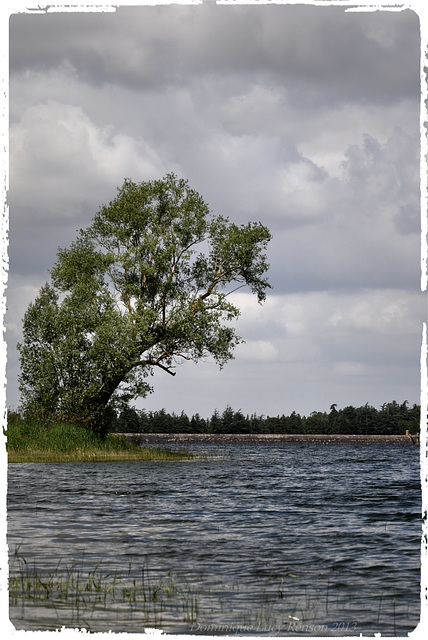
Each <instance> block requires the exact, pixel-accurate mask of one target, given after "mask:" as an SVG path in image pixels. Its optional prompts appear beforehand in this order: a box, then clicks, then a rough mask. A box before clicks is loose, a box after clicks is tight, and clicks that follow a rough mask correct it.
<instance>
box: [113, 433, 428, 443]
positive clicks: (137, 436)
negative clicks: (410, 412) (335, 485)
mask: <svg viewBox="0 0 428 640" xmlns="http://www.w3.org/2000/svg"><path fill="white" fill-rule="evenodd" d="M121 435H124V436H126V438H127V439H128V440H129V441H131V442H132V441H136V440H137V441H138V442H139V443H140V444H141V445H147V444H184V445H185V444H263V445H276V444H319V445H332V444H361V445H378V444H380V445H402V446H409V445H410V446H412V445H419V435H410V434H409V435H345V434H343V435H341V434H276V433H269V434H264V433H263V434H262V433H257V434H256V433H239V434H237V433H236V434H234V433H230V434H227V433H224V434H223V433H124V434H121Z"/></svg>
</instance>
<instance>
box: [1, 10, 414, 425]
mask: <svg viewBox="0 0 428 640" xmlns="http://www.w3.org/2000/svg"><path fill="white" fill-rule="evenodd" d="M10 95H11V110H10V111H11V120H10V122H11V124H10V194H9V202H10V264H11V270H10V280H9V290H8V308H9V311H8V314H7V324H6V327H7V339H8V344H9V356H8V372H9V373H8V394H9V403H10V404H13V405H15V406H16V405H17V404H18V392H17V382H16V378H17V373H18V361H17V353H16V349H15V344H16V341H17V340H19V338H20V331H21V328H20V327H21V323H20V319H21V318H22V315H23V313H24V311H25V308H26V307H27V305H28V303H29V302H30V301H31V300H32V299H34V297H35V295H36V293H37V290H38V288H39V287H40V286H41V285H42V284H43V283H44V282H45V281H46V280H47V278H48V269H49V268H51V267H52V265H53V262H54V260H55V254H56V250H57V246H58V245H60V246H67V245H68V244H69V243H70V242H71V241H72V240H73V238H74V237H75V235H76V230H78V229H79V228H81V227H85V226H87V225H88V224H89V223H90V220H91V218H92V216H93V215H94V213H95V212H96V211H97V210H98V208H99V207H100V206H101V205H102V204H103V203H105V202H108V201H109V200H110V199H112V198H113V197H114V195H115V191H116V187H117V186H119V185H121V184H122V182H123V180H124V178H125V177H129V178H132V179H134V180H137V181H139V180H147V179H152V178H157V177H161V176H162V175H164V174H165V173H167V172H168V171H174V172H176V173H177V174H179V175H181V176H183V177H186V178H188V179H189V182H190V184H191V185H192V187H194V188H196V189H197V190H198V191H200V193H201V194H202V195H203V196H204V198H205V199H206V200H207V202H208V203H209V204H210V207H211V208H212V210H213V212H214V213H222V214H225V215H229V216H230V217H231V218H232V219H233V220H234V221H236V222H245V221H247V220H249V219H253V220H262V221H263V222H264V223H265V224H266V225H267V226H269V228H270V229H271V231H272V233H273V240H272V243H271V245H270V247H269V260H270V263H271V270H270V278H271V281H272V284H273V285H274V290H273V291H272V293H271V295H270V296H269V297H268V300H267V302H266V304H265V305H264V306H263V307H260V306H258V305H257V304H256V303H254V301H253V302H251V301H250V298H249V296H243V297H241V296H240V297H239V299H238V303H239V305H240V306H241V307H242V311H243V313H242V317H241V318H240V321H239V328H238V332H239V333H241V335H243V337H244V338H246V339H247V343H246V344H245V345H242V346H240V347H239V349H238V350H237V353H236V360H235V361H233V362H231V363H230V364H229V365H228V366H227V367H226V368H225V369H224V370H223V371H222V372H221V373H220V372H219V371H218V369H217V368H216V367H215V366H214V365H213V364H212V363H211V364H210V363H200V364H199V365H197V366H192V365H186V366H183V367H179V375H177V376H176V377H175V378H174V379H173V380H172V379H170V376H166V377H165V376H155V394H154V395H153V396H152V397H150V398H148V399H146V400H144V401H141V402H140V406H143V405H144V406H146V407H148V408H160V407H162V406H165V407H166V408H167V409H168V410H175V411H178V412H180V411H181V409H184V410H185V411H187V412H188V413H195V412H196V411H199V412H200V413H201V414H202V415H208V414H209V413H210V412H211V411H212V410H213V409H214V408H215V407H216V406H217V407H218V408H220V409H221V408H223V407H224V406H225V405H226V404H231V405H232V406H234V407H236V408H242V410H243V411H244V412H247V411H248V412H252V411H256V412H258V413H270V414H271V415H272V414H276V413H282V412H283V411H284V412H287V411H289V412H291V411H293V410H294V409H296V410H298V411H300V412H306V413H310V412H311V411H312V410H315V409H321V410H322V409H324V408H327V409H328V407H329V406H330V404H331V403H332V402H338V403H339V404H341V405H345V404H358V403H362V404H364V403H365V402H367V401H368V402H371V403H372V404H375V405H376V404H380V403H382V402H385V401H389V400H391V399H392V398H396V399H397V400H400V401H403V400H404V399H408V400H409V401H410V402H416V401H417V400H418V392H419V382H418V377H419V364H418V363H419V345H420V327H421V315H422V314H421V311H420V307H419V305H420V294H419V293H418V286H419V279H420V267H419V246H420V238H419V227H420V221H419V208H420V203H419V134H418V126H419V31H418V20H417V17H416V15H415V14H414V13H413V12H411V11H402V12H375V13H346V12H345V11H344V10H343V9H342V8H339V7H336V8H332V7H328V8H327V7H323V8H320V7H318V8H314V7H308V6H306V7H305V6H274V5H272V6H270V5H269V6H263V7H262V6H258V7H250V6H235V7H221V6H216V5H214V4H211V3H209V4H204V5H202V6H195V7H185V6H174V5H171V6H165V7H153V8H150V7H142V8H140V9H131V8H123V9H120V10H118V11H117V12H116V13H107V14H92V15H91V14H87V13H85V14H62V15H61V14H52V15H49V14H48V15H23V14H21V15H17V16H13V17H12V18H11V81H10ZM189 389H192V390H193V392H192V394H189V393H188V390H189Z"/></svg>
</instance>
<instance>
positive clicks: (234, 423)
mask: <svg viewBox="0 0 428 640" xmlns="http://www.w3.org/2000/svg"><path fill="white" fill-rule="evenodd" d="M419 421H420V406H419V405H416V404H414V405H413V406H412V407H409V404H408V402H407V401H405V402H403V403H402V404H399V403H398V402H396V401H395V400H394V401H392V402H388V403H385V404H383V405H382V406H381V407H380V409H375V408H374V407H372V406H370V405H369V404H365V405H364V406H362V407H352V406H349V407H345V408H344V409H338V408H337V405H336V404H332V405H331V407H330V411H329V412H320V411H314V412H313V413H311V414H310V415H309V416H307V417H306V416H301V415H300V414H298V413H295V412H294V411H293V413H292V414H291V415H289V416H285V415H282V416H276V417H271V416H264V415H260V416H258V415H256V414H252V415H246V416H245V415H244V414H243V413H242V411H241V410H239V411H234V410H233V409H232V408H231V407H229V406H227V407H226V409H225V410H224V411H223V413H220V412H219V411H218V410H217V409H216V410H215V411H214V413H213V415H212V416H211V418H209V419H205V418H202V417H201V416H200V415H199V414H198V413H196V414H195V415H193V416H192V417H191V418H189V417H188V416H187V415H186V413H184V411H182V412H181V414H180V415H177V414H175V413H172V414H170V413H167V412H166V411H165V409H161V410H160V411H145V410H140V411H139V410H136V409H134V408H132V407H127V408H126V409H124V410H123V411H122V412H121V413H120V415H119V416H118V417H117V418H116V419H115V420H114V422H113V425H112V431H115V432H120V433H278V434H281V433H283V434H287V433H290V434H291V433H320V434H328V433H339V434H361V435H370V434H403V435H404V434H405V433H406V430H408V431H409V432H410V433H412V434H416V433H419Z"/></svg>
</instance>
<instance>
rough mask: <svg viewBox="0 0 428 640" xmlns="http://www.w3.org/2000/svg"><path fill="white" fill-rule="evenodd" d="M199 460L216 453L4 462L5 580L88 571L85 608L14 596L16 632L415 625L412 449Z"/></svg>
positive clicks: (223, 454)
mask: <svg viewBox="0 0 428 640" xmlns="http://www.w3.org/2000/svg"><path fill="white" fill-rule="evenodd" d="M189 449H193V450H198V451H201V450H203V451H204V452H208V453H209V454H210V456H209V457H208V458H206V459H196V460H189V461H180V462H122V463H92V464H91V463H76V464H75V463H68V464H14V465H9V486H8V544H9V550H10V554H11V566H12V569H11V574H13V575H14V576H15V577H16V576H19V572H21V573H22V572H23V571H25V572H27V574H26V575H28V573H32V574H33V575H34V574H37V575H41V576H44V575H49V572H50V575H51V576H52V575H58V574H60V573H61V572H63V574H64V572H65V574H66V571H67V568H68V570H69V574H68V575H69V576H70V575H71V574H70V567H74V569H73V571H74V573H76V572H78V573H79V576H85V579H87V576H88V572H89V573H90V572H91V571H92V572H94V573H93V577H94V579H93V580H92V582H93V584H91V585H88V589H87V591H84V592H83V595H82V596H81V598H80V600H79V601H78V600H77V599H73V595H72V588H71V587H69V588H68V590H66V591H65V592H64V593H63V594H62V595H61V594H57V595H56V596H55V597H54V594H52V593H45V592H44V591H43V588H40V589H39V591H40V593H39V595H38V596H37V597H36V596H34V594H33V595H32V597H31V598H29V597H27V598H22V597H19V596H18V597H16V598H15V599H12V601H11V610H10V615H11V620H12V622H13V624H14V625H15V626H16V627H17V628H19V629H55V628H58V627H61V626H63V625H66V626H73V627H76V626H80V627H82V628H87V629H90V630H92V631H106V630H108V629H111V630H113V631H117V632H118V631H128V632H142V631H144V628H147V627H153V626H156V627H161V628H163V629H164V630H165V631H166V632H170V633H178V632H179V633H186V632H188V633H193V634H194V633H209V634H210V635H213V634H224V633H229V634H230V633H233V632H239V633H251V634H254V633H256V634H260V635H262V634H263V635H317V636H319V635H340V636H342V635H359V634H360V633H363V635H364V634H370V635H373V633H376V632H380V633H382V634H383V635H405V634H407V633H408V632H409V631H411V630H413V629H414V628H415V626H416V625H417V624H418V621H419V616H420V586H419V585H420V582H419V580H420V535H421V516H420V514H421V504H420V476H419V450H418V448H417V447H410V446H409V447H397V446H373V447H372V446H364V445H357V446H353V445H332V446H320V445H286V446H272V445H259V446H238V445H229V446H227V447H221V446H211V447H209V446H205V447H202V449H201V448H199V449H198V447H197V446H194V447H189ZM99 562H101V564H99V565H98V564H97V563H99ZM58 563H60V564H58ZM95 569H96V570H95ZM115 575H116V578H114V576H115ZM98 579H99V580H100V582H101V581H103V585H104V587H103V589H104V591H103V593H104V595H103V598H101V596H99V597H98V600H97V595H96V594H97V592H96V588H95V586H96V581H97V580H98ZM112 581H113V582H114V585H116V587H115V588H113V587H114V585H113V586H112ZM142 581H144V588H140V587H141V585H140V583H141V582H142ZM70 584H71V582H70ZM97 584H98V583H97ZM94 585H95V586H94ZM108 585H110V586H111V588H110V590H108ZM156 585H157V586H156ZM132 586H134V591H133V592H132ZM125 587H126V588H125ZM139 588H140V591H138V589H139ZM45 589H46V588H45ZM149 592H150V593H149Z"/></svg>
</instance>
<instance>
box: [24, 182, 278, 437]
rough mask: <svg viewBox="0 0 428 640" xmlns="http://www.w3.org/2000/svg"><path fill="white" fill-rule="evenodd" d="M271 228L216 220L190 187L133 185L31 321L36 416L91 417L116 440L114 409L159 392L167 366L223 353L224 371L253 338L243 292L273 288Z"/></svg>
mask: <svg viewBox="0 0 428 640" xmlns="http://www.w3.org/2000/svg"><path fill="white" fill-rule="evenodd" d="M270 238H271V236H270V233H269V231H268V229H267V228H266V227H264V226H263V225H261V224H260V223H248V224H246V225H242V226H237V225H235V224H233V223H230V222H229V221H228V220H227V219H226V218H224V217H222V216H212V215H211V214H210V211H209V208H208V206H207V204H206V203H205V202H204V200H203V199H202V197H201V196H200V195H199V194H198V193H197V192H196V191H194V190H193V189H191V188H190V187H189V185H188V183H187V181H185V180H181V179H178V178H177V177H176V176H174V175H172V174H169V175H167V176H166V177H165V178H164V179H163V180H155V181H150V182H142V183H138V184H137V183H134V182H132V181H131V180H125V182H124V184H123V185H122V187H121V188H120V189H118V195H117V197H116V198H115V199H114V200H113V201H112V202H110V203H109V204H108V205H104V206H102V207H101V209H100V210H99V212H98V213H97V214H96V215H95V217H94V218H93V221H92V224H91V225H90V226H89V227H88V228H87V229H85V230H81V231H80V234H79V237H78V238H77V240H76V241H75V242H73V243H72V245H71V247H70V248H69V249H59V251H58V258H57V262H56V264H55V266H54V268H53V269H52V271H51V276H52V283H51V284H49V283H48V284H46V285H45V286H44V287H43V288H42V289H41V290H40V292H39V295H38V297H37V298H36V300H35V301H34V302H33V303H31V304H30V305H29V307H28V309H27V312H26V314H25V317H24V323H23V341H22V343H21V344H19V345H18V349H19V351H20V356H21V376H20V389H21V393H22V404H23V408H25V409H27V410H28V409H34V408H36V409H37V410H42V411H44V412H45V414H49V415H55V414H58V413H60V414H62V415H66V416H68V418H69V419H70V418H71V419H74V418H75V417H79V418H83V419H86V420H87V421H88V424H90V425H91V427H92V428H93V429H95V430H99V431H101V432H102V433H105V432H106V431H107V430H108V429H109V427H110V423H111V420H112V413H111V410H110V408H115V409H120V408H121V407H123V406H126V404H127V403H128V402H129V400H130V399H132V398H136V397H138V396H144V395H146V394H147V393H149V392H150V391H151V387H150V385H149V384H148V383H147V376H148V375H150V374H153V371H154V369H155V367H160V368H161V369H163V370H165V371H167V372H169V373H171V374H172V375H175V372H173V371H172V370H171V367H173V365H174V363H176V362H182V361H183V360H193V361H198V360H199V359H201V358H205V357H207V356H211V357H212V358H214V360H215V361H216V362H217V363H218V364H219V366H220V367H222V366H223V365H224V364H225V363H226V362H227V361H228V360H229V359H230V358H232V357H233V350H234V347H235V346H236V345H237V344H238V343H239V342H241V341H242V340H241V338H240V337H239V336H237V335H236V332H235V329H234V328H233V327H232V326H231V324H230V323H231V321H233V320H235V319H237V318H238V316H239V309H238V308H237V307H235V306H234V305H233V304H231V302H230V300H229V296H230V294H231V293H233V291H236V289H239V288H241V287H243V286H247V287H249V288H250V290H251V291H252V292H253V293H254V294H255V295H256V296H257V299H258V301H259V302H262V301H263V300H264V299H265V296H266V293H265V292H266V289H267V288H268V287H269V286H270V285H269V284H268V281H267V279H266V277H265V273H266V271H267V269H268V264H267V262H266V256H265V251H266V247H267V243H268V242H269V240H270Z"/></svg>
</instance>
